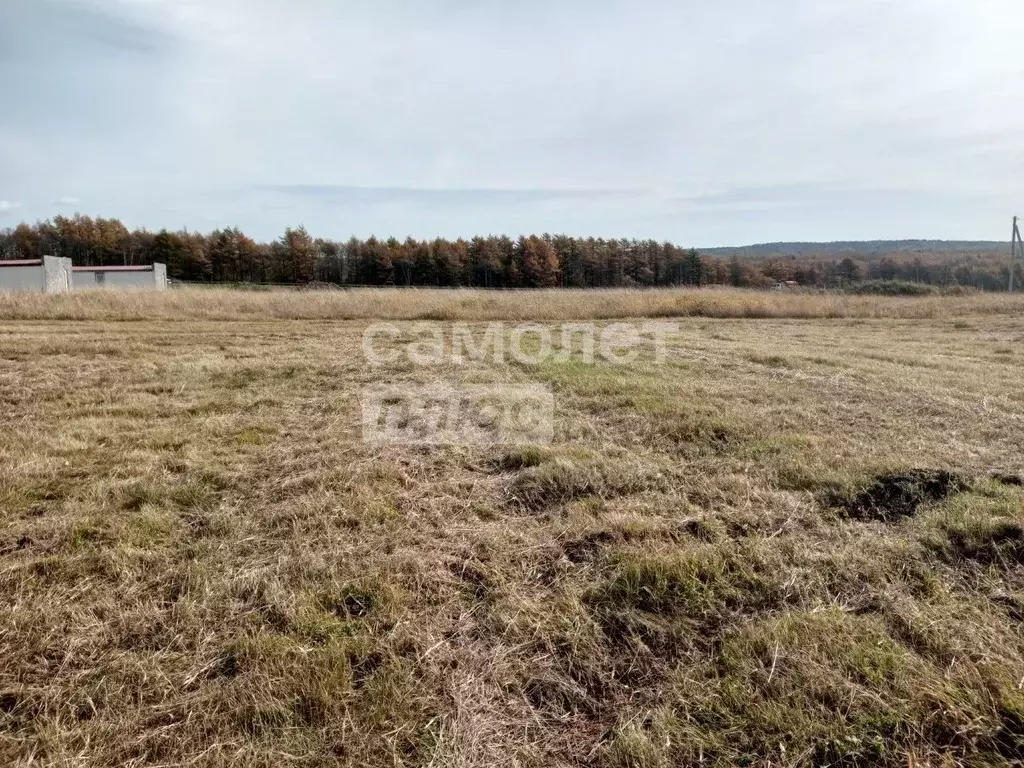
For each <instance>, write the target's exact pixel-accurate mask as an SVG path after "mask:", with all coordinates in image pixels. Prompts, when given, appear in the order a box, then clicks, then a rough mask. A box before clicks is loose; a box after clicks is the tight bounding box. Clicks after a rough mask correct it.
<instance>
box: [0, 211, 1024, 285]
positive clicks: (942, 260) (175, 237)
mask: <svg viewBox="0 0 1024 768" xmlns="http://www.w3.org/2000/svg"><path fill="white" fill-rule="evenodd" d="M45 254H50V255H55V256H65V257H69V258H71V259H72V261H73V262H74V263H75V264H76V265H83V266H109V265H134V264H150V263H152V262H162V263H164V264H166V265H167V269H168V274H169V276H170V277H171V278H172V279H175V280H180V281H187V282H224V283H284V284H298V285H303V284H316V283H323V284H327V283H330V284H336V285H350V286H355V285H373V286H386V285H396V286H438V287H455V286H472V287H483V288H548V287H567V288H605V287H628V286H638V287H642V286H651V287H654V286H672V285H693V286H699V285H733V286H739V287H769V286H771V285H773V284H775V283H776V282H781V281H794V282H797V283H799V284H800V285H803V286H812V287H837V286H843V285H848V284H851V283H856V282H858V281H862V280H868V279H874V280H906V281H913V282H920V283H928V284H932V285H940V286H951V285H962V286H971V287H975V288H981V289H985V290H1005V286H1006V283H1007V277H1008V275H1009V272H1008V267H1007V264H1006V258H1005V256H1003V255H1001V254H998V253H995V252H992V253H987V252H976V253H962V254H951V253H948V252H934V253H928V252H925V253H914V254H908V253H905V252H896V253H891V254H889V253H879V254H873V255H869V256H866V257H861V258H854V257H852V256H849V255H845V256H840V255H839V254H834V253H833V254H829V253H828V252H827V251H824V252H820V253H807V252H803V253H800V254H790V255H780V254H772V255H771V256H763V255H757V253H756V251H753V252H751V253H742V252H734V253H733V254H732V255H731V256H729V257H716V256H712V255H708V254H701V253H700V252H698V251H697V250H695V249H693V248H685V247H681V246H678V245H675V244H673V243H669V242H658V241H655V240H635V239H633V240H627V239H617V240H616V239H604V238H592V237H591V238H580V237H570V236H567V235H548V234H545V235H530V236H522V237H518V238H515V239H513V238H510V237H507V236H503V235H501V236H494V235H492V236H488V237H474V238H472V239H470V240H465V239H462V238H459V239H455V240H450V239H445V238H436V239H433V240H416V239H414V238H411V237H410V238H406V239H405V240H398V239H396V238H388V239H386V240H384V239H378V238H376V237H370V238H369V239H365V240H362V239H358V238H355V237H353V238H350V239H349V240H346V241H337V240H329V239H324V238H316V237H313V236H312V235H310V234H309V232H307V231H306V229H305V228H304V227H295V228H288V229H286V230H285V232H284V233H283V234H282V235H281V237H279V238H277V239H276V240H274V241H272V242H257V241H256V240H254V239H253V238H251V237H249V236H248V235H246V234H245V233H244V232H242V231H241V230H240V229H238V228H237V227H231V228H226V229H217V230H214V231H213V232H209V233H206V234H203V233H200V232H192V231H189V230H178V231H169V230H166V229H162V230H160V231H159V232H151V231H149V230H146V229H135V230H129V229H128V228H127V227H126V226H125V225H124V224H123V223H122V222H121V221H120V220H118V219H105V218H102V217H99V218H92V217H89V216H83V215H75V216H72V217H65V216H56V217H54V218H53V219H47V220H45V221H40V222H37V223H36V224H34V225H33V224H26V223H22V224H19V225H18V226H16V227H14V228H12V229H5V230H0V259H33V258H40V257H42V256H43V255H45ZM1018 269H1021V266H1020V265H1018ZM1020 284H1021V285H1024V274H1022V279H1021V282H1020Z"/></svg>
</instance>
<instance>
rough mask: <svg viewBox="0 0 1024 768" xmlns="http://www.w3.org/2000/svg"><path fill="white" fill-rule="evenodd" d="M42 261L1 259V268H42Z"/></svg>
mask: <svg viewBox="0 0 1024 768" xmlns="http://www.w3.org/2000/svg"><path fill="white" fill-rule="evenodd" d="M42 265H43V260H42V259H0V267H41V266H42Z"/></svg>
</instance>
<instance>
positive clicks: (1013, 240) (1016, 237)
mask: <svg viewBox="0 0 1024 768" xmlns="http://www.w3.org/2000/svg"><path fill="white" fill-rule="evenodd" d="M1019 242H1021V239H1020V230H1019V229H1017V217H1016V216H1014V217H1013V232H1011V233H1010V287H1009V291H1010V293H1013V268H1014V266H1015V265H1014V261H1015V260H1016V256H1017V243H1019ZM1021 252H1022V253H1024V243H1021Z"/></svg>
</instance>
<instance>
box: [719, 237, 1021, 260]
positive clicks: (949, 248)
mask: <svg viewBox="0 0 1024 768" xmlns="http://www.w3.org/2000/svg"><path fill="white" fill-rule="evenodd" d="M1008 249H1009V241H1007V242H1005V243H1002V242H999V241H995V240H836V241H834V242H828V243H799V242H793V243H758V244H756V245H742V246H739V247H735V248H701V249H700V251H701V253H706V254H708V255H710V256H739V257H740V258H743V257H744V256H750V257H752V258H754V257H756V258H766V257H771V258H779V257H783V256H837V257H839V258H843V257H845V256H862V257H869V256H886V255H895V254H906V255H913V254H921V255H925V254H927V255H937V254H942V253H949V254H965V253H998V252H1001V251H1007V250H1008Z"/></svg>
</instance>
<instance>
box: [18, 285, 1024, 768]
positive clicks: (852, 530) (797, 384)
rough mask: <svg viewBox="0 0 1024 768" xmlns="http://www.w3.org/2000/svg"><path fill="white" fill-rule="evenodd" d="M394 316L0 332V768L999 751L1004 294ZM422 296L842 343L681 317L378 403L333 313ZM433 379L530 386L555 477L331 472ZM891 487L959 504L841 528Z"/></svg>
mask: <svg viewBox="0 0 1024 768" xmlns="http://www.w3.org/2000/svg"><path fill="white" fill-rule="evenodd" d="M409 296H410V294H406V293H399V292H383V293H380V294H366V293H353V294H349V293H338V294H315V295H306V294H287V295H283V296H278V295H275V294H270V295H259V294H243V295H239V294H221V293H220V292H216V291H215V292H210V293H202V292H196V293H192V292H187V293H182V294H178V293H169V294H166V295H164V296H157V297H154V296H152V295H148V296H143V295H118V294H102V295H80V296H79V295H73V296H69V297H45V298H42V297H36V298H32V299H31V300H29V301H26V302H24V303H21V304H19V303H16V302H13V301H12V300H11V299H9V298H3V299H2V300H0V316H3V317H5V318H7V322H5V323H3V325H2V327H0V417H2V423H3V430H2V432H0V763H2V764H4V765H25V766H27V765H37V764H38V765H42V764H48V765H62V766H87V765H88V766H93V765H95V766H111V765H124V766H138V765H164V766H170V765H175V766H179V765H208V766H229V765H230V766H236V765H237V766H243V765H244V766H280V765H292V764H294V765H304V766H305V765H323V766H335V765H352V766H488V767H489V766H552V765H554V766H570V765H593V766H623V767H625V766H629V767H630V768H634V767H635V768H655V767H661V766H670V765H687V764H689V765H723V766H725V765H735V764H738V763H745V764H755V765H768V764H771V765H793V766H797V765H801V766H802V765H823V764H830V765H836V764H844V765H854V764H890V765H899V766H906V765H915V766H924V765H954V764H956V765H993V764H1010V762H1011V761H1012V760H1014V759H1017V758H1019V757H1020V755H1021V754H1022V744H1024V742H1022V739H1024V692H1022V690H1021V686H1022V683H1021V681H1022V680H1024V636H1022V633H1021V623H1020V622H1021V619H1022V617H1024V566H1022V563H1024V527H1022V523H1024V492H1022V489H1021V488H1020V487H1019V486H1016V485H1013V484H1009V483H1008V482H1007V481H1012V480H1013V479H1014V478H1015V477H1018V476H1019V475H1020V474H1021V472H1022V471H1024V466H1022V459H1021V457H1022V456H1024V430H1022V429H1021V425H1022V421H1024V392H1022V389H1021V386H1020V381H1021V361H1022V356H1024V346H1022V344H1021V342H1022V341H1024V321H1022V320H1021V319H1020V316H1019V315H1018V314H1016V309H1017V306H1018V304H1017V302H1018V299H1017V298H1016V297H1013V298H1007V297H989V296H971V297H964V298H955V299H945V300H938V301H943V302H946V303H936V302H935V301H933V300H931V299H928V300H903V301H900V300H881V299H868V300H855V299H846V298H841V297H832V296H795V297H788V296H787V297H778V296H768V295H763V294H747V293H736V292H709V293H687V292H664V293H644V294H636V293H629V292H610V293H607V294H593V295H589V294H571V295H566V296H561V295H554V294H552V295H551V298H550V299H546V295H545V294H522V295H514V294H482V293H480V294H478V293H472V292H465V293H462V292H460V293H454V294H451V293H445V294H438V293H434V292H416V293H415V294H413V295H412V298H408V297H409ZM403 297H406V298H403ZM444 297H447V298H448V300H449V302H454V307H455V309H454V310H451V309H450V307H449V310H448V311H451V312H454V313H456V315H455V316H457V317H459V318H462V317H466V318H474V319H489V318H492V317H496V316H498V317H500V315H496V313H497V312H498V311H499V310H502V309H504V310H507V311H508V314H509V317H511V318H520V317H524V316H529V317H530V318H531V319H534V318H536V317H537V315H540V316H542V317H546V318H549V319H554V320H558V319H563V318H566V319H569V318H573V319H575V318H578V317H590V316H595V315H596V316H609V317H626V316H633V315H639V316H650V315H654V314H659V312H655V311H651V310H650V307H651V306H652V303H653V306H655V307H660V308H664V309H665V311H666V312H667V311H668V308H670V307H671V306H673V303H675V305H676V306H690V307H692V306H697V304H688V303H687V302H697V303H698V304H699V303H700V302H706V304H705V306H715V307H728V308H730V309H729V310H728V311H729V312H735V313H737V314H743V313H748V312H752V311H754V310H752V307H753V308H755V309H756V308H757V307H761V308H762V309H761V310H757V311H759V312H763V313H764V314H768V313H769V312H774V313H776V314H779V315H786V314H794V313H796V312H798V310H799V311H800V312H804V313H808V314H812V315H813V313H814V312H819V313H822V314H828V313H838V314H844V313H845V314H852V315H864V316H863V317H855V318H846V319H815V320H797V319H782V318H775V319H771V318H769V319H757V320H754V319H707V318H699V317H698V318H689V319H683V320H682V321H681V323H680V329H679V331H678V333H676V334H673V335H672V336H671V337H670V340H669V341H670V344H669V347H670V353H669V356H668V359H667V360H666V362H665V364H664V365H658V364H656V363H655V361H654V358H653V354H652V353H653V350H652V349H650V348H645V350H644V354H643V355H642V357H641V359H640V360H639V361H638V362H637V363H636V364H634V365H632V366H629V367H620V366H612V365H609V364H607V363H603V362H598V363H597V364H595V365H587V364H585V363H583V362H581V361H580V360H579V359H577V358H573V359H570V360H567V361H556V360H551V361H548V362H545V363H543V364H541V365H537V366H528V365H521V364H509V365H495V364H491V363H488V364H484V363H471V364H464V365H462V366H455V365H452V364H451V363H445V364H443V365H440V366H439V367H436V368H419V367H416V366H412V365H409V364H408V363H407V362H405V361H404V360H400V361H398V362H396V363H394V364H393V365H391V366H389V367H388V368H385V369H383V370H381V369H374V368H371V367H369V366H368V365H366V363H365V361H364V360H363V357H362V352H361V350H360V335H361V332H362V330H363V328H364V327H365V326H366V324H367V323H366V322H365V321H354V320H343V321H339V320H334V319H331V318H334V317H337V316H338V315H339V314H341V315H343V314H344V313H364V314H365V316H366V317H367V318H371V317H372V318H376V317H387V318H400V317H408V318H415V317H428V316H430V313H432V312H435V311H436V310H438V309H439V308H444V307H446V306H448V305H446V304H445V303H444V302H443V301H442V298H444ZM375 298H376V300H377V301H378V302H380V303H376V304H375V303H373V301H374V299H375ZM51 299H55V300H53V301H51ZM222 299H223V300H224V302H223V303H222ZM403 301H405V302H411V303H410V304H408V305H403V303H402V302H403ZM517 301H519V302H524V301H534V302H537V304H536V305H535V306H536V307H538V308H539V309H538V310H537V314H532V312H531V308H530V307H526V306H520V305H519V304H517V303H516V302H517ZM545 301H548V303H547V304H544V302H545ZM304 302H310V303H309V304H304ZM420 302H422V303H420ZM488 302H497V303H496V304H488ZM505 302H508V304H506V303H505ZM645 308H646V310H647V311H642V310H643V309H645ZM19 313H20V314H19ZM545 313H546V314H545ZM147 314H148V315H153V316H155V317H158V318H162V319H168V320H169V319H174V320H182V321H184V320H191V322H173V323H168V322H162V321H158V320H153V319H143V318H145V316H146V315H147ZM961 314H962V315H963V316H961ZM211 316H215V317H218V318H219V317H223V318H225V320H230V322H224V321H221V320H211V319H207V318H209V317H211ZM878 316H881V317H878ZM16 317H24V318H27V319H24V320H19V319H15V318H16ZM47 317H60V318H67V320H48V321H45V322H42V321H40V319H41V318H47ZM277 317H280V318H281V319H275V318H277ZM129 318H133V319H137V320H138V322H132V323H122V322H111V321H115V320H122V319H129ZM246 318H250V319H246ZM285 318H287V319H285ZM296 318H310V319H303V320H301V321H299V322H296V321H295V319H296ZM409 327H411V326H410V325H404V324H403V325H402V328H403V329H408V328H409ZM557 338H558V336H557V334H556V339H557ZM401 341H402V340H399V342H401ZM396 343H397V342H396ZM438 380H451V381H463V382H511V383H524V382H540V383H543V384H545V385H548V386H550V387H552V389H553V391H554V393H555V396H556V402H557V411H556V436H555V441H554V443H553V444H551V445H550V446H542V447H530V448H518V449H512V448H509V449H503V448H497V447H494V448H488V447H440V448H429V449H428V448H416V447H400V446H392V447H373V446H371V445H368V444H367V443H365V442H363V441H362V440H361V434H360V428H359V393H360V389H361V387H362V386H364V385H369V384H377V383H380V382H381V381H404V382H416V381H419V382H434V381H438ZM914 468H925V469H928V470H946V471H950V472H954V473H956V474H957V475H958V476H959V477H962V478H963V479H964V481H965V484H966V485H967V486H969V488H967V489H966V490H962V489H960V488H959V487H957V488H954V489H951V491H950V494H949V496H948V498H947V497H946V496H945V495H935V496H934V497H931V498H924V497H922V499H921V500H923V501H924V503H923V504H921V506H920V507H919V508H916V509H915V510H914V512H915V514H913V515H911V516H908V517H904V518H900V519H896V520H892V521H889V522H885V521H882V520H880V519H874V518H872V517H871V516H865V515H860V514H859V513H858V509H859V507H858V506H857V504H858V503H859V501H858V500H859V499H863V498H865V497H864V496H863V495H858V494H860V492H861V491H862V490H863V489H864V488H866V487H869V486H870V485H871V483H872V482H874V481H875V479H877V478H878V477H879V476H883V475H886V474H888V473H906V471H907V470H910V469H914ZM994 472H999V473H1002V474H1003V475H1006V476H1007V477H1005V478H1004V481H1002V482H997V481H994V480H992V479H990V475H991V474H992V473H994Z"/></svg>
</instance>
